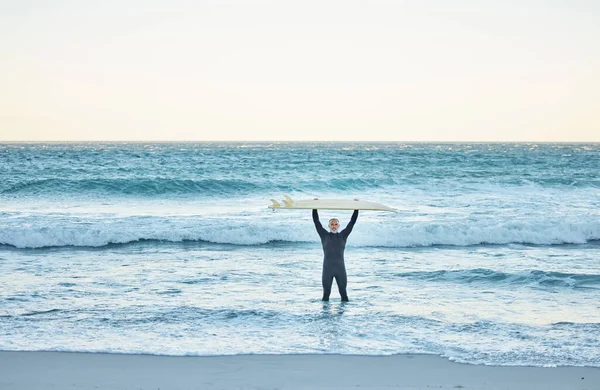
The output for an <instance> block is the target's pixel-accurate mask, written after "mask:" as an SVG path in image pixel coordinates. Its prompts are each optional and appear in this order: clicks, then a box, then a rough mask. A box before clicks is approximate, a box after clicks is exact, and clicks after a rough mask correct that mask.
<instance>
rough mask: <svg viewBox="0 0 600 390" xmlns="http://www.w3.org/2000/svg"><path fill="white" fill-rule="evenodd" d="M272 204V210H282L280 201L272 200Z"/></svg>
mask: <svg viewBox="0 0 600 390" xmlns="http://www.w3.org/2000/svg"><path fill="white" fill-rule="evenodd" d="M271 202H272V203H273V204H272V205H271V206H269V207H271V208H272V209H278V208H281V204H280V203H279V202H278V201H276V200H275V199H271Z"/></svg>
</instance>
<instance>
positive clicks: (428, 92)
mask: <svg viewBox="0 0 600 390" xmlns="http://www.w3.org/2000/svg"><path fill="white" fill-rule="evenodd" d="M42 140H44V141H49V140H53V141H63V140H70V141H87V140H113V141H118V140H134V141H135V140H138V141H143V140H155V141H178V140H192V141H193V140H197V141H211V140H250V141H262V140H275V141H277V140H291V141H294V140H316V141H546V142H556V141H564V142H574V141H579V142H600V1H596V0H587V1H586V0H563V1H559V0H545V1H541V0H540V1H536V0H521V1H517V0H514V1H510V0H509V1H507V0H497V1H491V0H490V1H486V0H479V1H478V0H471V1H467V0H462V1H457V0H455V1H452V0H423V1H418V0H411V1H408V0H404V1H403V0H396V1H378V0H364V1H353V0H340V1H328V0H320V1H311V0H302V1H286V0H278V1H275V0H274V1H260V0H256V1H242V0H239V1H232V0H214V1H202V0H198V1H192V0H189V1H184V0H169V1H164V0H160V1H159V0H139V1H136V0H102V1H92V0H89V1H84V0H69V1H68V0H52V1H47V0H0V141H42Z"/></svg>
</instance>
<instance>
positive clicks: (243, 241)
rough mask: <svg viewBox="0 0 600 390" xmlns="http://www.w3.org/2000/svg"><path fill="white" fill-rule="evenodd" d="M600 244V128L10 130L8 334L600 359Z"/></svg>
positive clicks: (7, 337) (107, 348)
mask: <svg viewBox="0 0 600 390" xmlns="http://www.w3.org/2000/svg"><path fill="white" fill-rule="evenodd" d="M284 195H289V196H291V197H292V198H295V199H310V198H314V197H319V198H344V199H355V198H358V199H362V200H368V201H375V202H380V203H383V204H386V205H388V206H391V207H395V208H397V209H398V213H389V212H377V211H362V212H361V213H360V215H359V218H358V222H357V224H356V226H355V228H354V231H353V232H352V234H351V235H350V237H349V239H348V243H347V247H346V256H345V257H346V267H347V272H348V293H349V297H350V302H348V303H342V302H340V301H339V294H338V292H337V290H336V286H335V284H334V287H333V293H332V298H331V301H330V302H327V303H324V302H322V301H321V300H320V297H321V293H322V290H321V266H322V249H321V246H320V242H319V237H318V235H317V233H316V231H315V228H314V226H313V222H312V219H311V214H310V211H309V210H276V211H273V210H270V209H268V208H267V206H268V205H269V204H270V201H269V199H271V198H274V199H276V200H280V199H281V198H282V197H283V196H284ZM350 215H351V211H326V210H322V211H321V212H320V217H321V220H322V222H323V224H324V225H325V226H326V224H327V220H328V219H329V218H331V217H338V218H339V219H340V223H341V225H342V227H344V226H345V224H346V223H347V222H348V221H349V218H350ZM599 240H600V145H599V144H418V143H415V144H406V143H147V144H144V143H86V144H55V143H31V144H15V143H12V144H1V145H0V350H9V351H93V352H108V353H144V354H161V355H221V354H249V353H253V354H263V353H264V354H297V353H318V354H321V353H341V354H369V355H389V354H404V353H425V354H435V355H440V356H444V357H448V358H450V359H453V360H456V361H459V362H466V363H473V364H498V365H533V366H562V365H574V366H595V367H600V251H599V250H600V241H599Z"/></svg>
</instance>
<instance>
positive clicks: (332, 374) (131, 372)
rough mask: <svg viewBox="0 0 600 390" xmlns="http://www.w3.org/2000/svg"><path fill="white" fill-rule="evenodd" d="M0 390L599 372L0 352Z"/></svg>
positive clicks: (304, 357)
mask: <svg viewBox="0 0 600 390" xmlns="http://www.w3.org/2000/svg"><path fill="white" fill-rule="evenodd" d="M0 388H2V389H3V390H25V389H27V390H29V389H48V388H59V389H63V388H74V389H161V390H165V389H292V390H295V389H337V390H339V389H355V388H360V389H361V390H366V389H367V390H368V389H389V388H398V389H427V388H437V389H463V388H464V389H482V390H483V389H486V390H493V389H498V390H499V389H515V390H520V389H523V390H525V389H528V390H534V389H535V390H537V389H539V390H559V389H565V390H567V389H568V390H574V389H578V390H588V389H589V390H593V389H598V388H600V367H575V366H561V367H534V366H489V365H472V364H465V363H457V362H453V361H451V360H449V359H447V358H443V357H440V356H435V355H424V354H405V355H389V356H374V355H339V354H293V355H214V356H164V355H141V354H139V355H138V354H120V353H91V352H29V351H0Z"/></svg>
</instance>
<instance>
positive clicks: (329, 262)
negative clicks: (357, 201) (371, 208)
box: [312, 210, 358, 301]
mask: <svg viewBox="0 0 600 390" xmlns="http://www.w3.org/2000/svg"><path fill="white" fill-rule="evenodd" d="M312 216H313V222H314V223H315V227H316V228H317V233H319V237H321V244H323V255H324V256H323V279H322V280H323V300H324V301H328V300H329V294H331V285H332V283H333V278H335V282H336V283H337V285H338V289H339V290H340V296H341V297H342V301H347V300H348V294H347V293H346V284H347V283H348V278H347V276H346V265H345V264H344V249H345V248H346V240H347V239H348V236H349V235H350V233H351V232H352V228H353V227H354V224H355V223H356V220H357V219H358V210H354V214H352V218H351V219H350V222H349V223H348V226H346V228H345V229H344V230H342V231H341V232H339V233H331V232H328V231H327V230H325V229H324V228H323V225H321V222H320V221H319V213H318V212H317V210H313V212H312Z"/></svg>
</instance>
